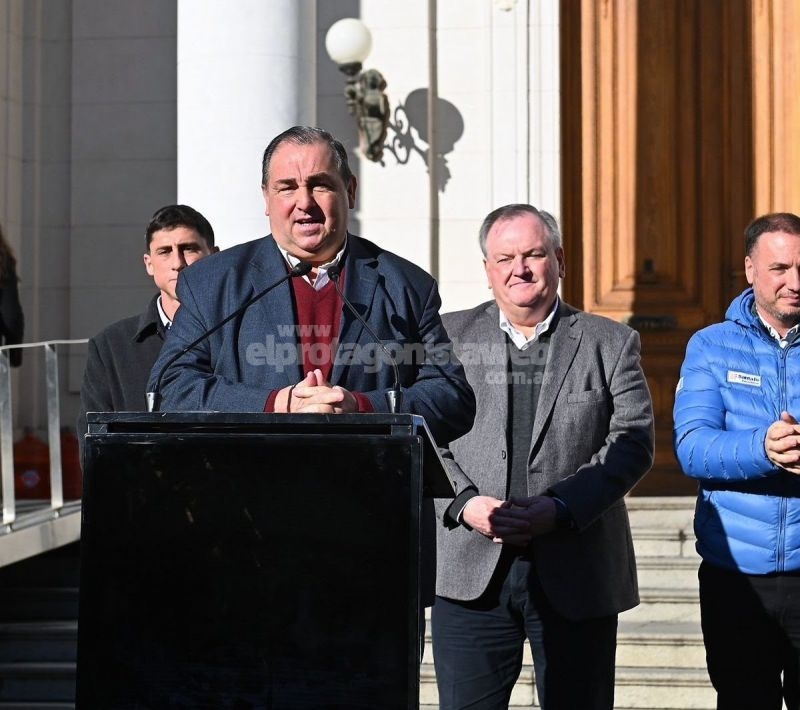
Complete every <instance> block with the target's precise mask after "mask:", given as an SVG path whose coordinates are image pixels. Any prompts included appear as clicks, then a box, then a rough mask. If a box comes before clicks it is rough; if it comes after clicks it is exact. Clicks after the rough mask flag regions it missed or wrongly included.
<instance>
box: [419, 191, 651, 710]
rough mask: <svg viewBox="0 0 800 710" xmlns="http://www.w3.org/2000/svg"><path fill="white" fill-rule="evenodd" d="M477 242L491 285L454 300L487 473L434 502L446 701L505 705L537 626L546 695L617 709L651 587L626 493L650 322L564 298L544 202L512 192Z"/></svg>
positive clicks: (469, 439)
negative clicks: (468, 298) (633, 625)
mask: <svg viewBox="0 0 800 710" xmlns="http://www.w3.org/2000/svg"><path fill="white" fill-rule="evenodd" d="M480 245H481V248H482V250H483V253H484V257H485V268H486V274H487V277H488V280H489V285H490V287H491V288H492V291H493V295H494V301H490V302H488V303H484V304H482V305H480V306H478V307H476V308H473V309H471V310H466V311H460V312H457V313H451V314H447V315H445V316H444V322H445V326H446V328H447V330H448V332H449V334H450V336H451V337H452V339H453V344H454V348H455V351H456V354H457V355H458V356H459V358H460V359H461V361H462V362H463V363H464V366H465V368H466V372H467V378H468V380H469V382H470V384H471V385H472V387H473V389H474V390H475V396H476V400H477V407H478V409H477V416H476V420H475V426H474V427H473V429H472V430H471V431H470V432H469V433H467V434H466V435H465V436H463V437H461V438H460V439H458V440H456V441H455V442H453V443H452V445H451V452H452V456H453V458H454V461H455V464H454V466H455V465H456V464H457V465H458V467H460V468H461V469H462V470H463V472H464V473H465V474H466V475H467V476H468V477H469V478H470V479H471V481H472V483H473V484H474V487H469V486H467V487H466V488H464V489H463V490H462V491H461V492H460V493H459V495H458V496H457V497H456V499H455V501H453V502H452V503H451V502H449V501H439V502H438V504H437V515H438V518H439V520H440V522H441V524H440V525H439V526H438V540H437V542H438V548H437V598H436V603H435V605H434V608H433V614H432V629H433V650H434V660H435V664H436V675H437V682H438V684H439V701H440V708H441V710H454V709H456V708H480V709H481V710H494V709H495V708H496V709H500V708H507V707H508V702H509V698H510V694H511V690H512V688H513V686H514V683H515V682H516V680H517V677H518V676H519V672H520V669H521V664H522V651H523V646H524V642H525V638H526V637H527V638H528V640H529V642H530V644H531V648H532V651H533V658H534V669H535V673H536V685H537V690H538V693H539V698H540V702H541V703H542V706H543V707H544V708H546V709H547V710H553V709H555V708H569V709H571V710H575V709H580V710H590V709H591V708H604V709H610V708H612V707H613V697H614V656H615V650H616V630H617V614H618V613H619V612H621V611H623V610H625V609H629V608H631V607H633V606H635V605H636V604H637V603H638V601H639V599H638V589H637V581H636V565H635V559H634V554H633V546H632V543H631V534H630V527H629V524H628V516H627V511H626V508H625V503H624V496H625V494H626V493H627V492H628V491H630V489H631V488H632V487H633V486H634V484H635V483H636V482H637V481H638V480H639V479H640V478H641V477H642V476H643V475H644V474H645V473H646V472H647V470H648V469H649V468H650V466H651V464H652V457H653V414H652V403H651V400H650V394H649V391H648V388H647V383H646V381H645V378H644V374H643V372H642V369H641V367H640V363H639V337H638V334H637V333H636V332H635V331H633V330H631V329H630V328H628V327H627V326H625V325H622V324H619V323H616V322H613V321H611V320H609V319H606V318H601V317H598V316H594V315H590V314H587V313H583V312H581V311H578V310H576V309H574V308H572V307H571V306H569V305H567V304H566V303H564V302H563V301H561V300H560V298H559V297H558V293H557V289H558V283H559V278H560V277H563V275H564V252H563V249H562V247H561V240H560V235H559V231H558V225H557V224H556V222H555V220H554V219H553V217H552V216H551V215H549V214H547V213H546V212H541V211H539V210H537V209H536V208H534V207H532V206H531V205H508V206H506V207H501V208H499V209H497V210H495V211H494V212H492V213H491V214H489V216H488V217H487V218H486V219H485V220H484V222H483V225H482V227H481V231H480Z"/></svg>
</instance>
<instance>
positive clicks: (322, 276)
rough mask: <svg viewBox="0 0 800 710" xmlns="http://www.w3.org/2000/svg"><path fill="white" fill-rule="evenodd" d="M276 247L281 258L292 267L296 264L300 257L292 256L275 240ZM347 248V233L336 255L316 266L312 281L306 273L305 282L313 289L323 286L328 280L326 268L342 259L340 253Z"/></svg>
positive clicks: (316, 289) (317, 289)
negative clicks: (315, 275)
mask: <svg viewBox="0 0 800 710" xmlns="http://www.w3.org/2000/svg"><path fill="white" fill-rule="evenodd" d="M275 244H276V245H277V247H278V249H279V250H280V252H281V254H283V258H284V259H286V263H287V264H289V266H291V267H292V268H294V267H295V266H297V265H298V264H299V263H300V262H301V261H302V259H298V258H297V257H296V256H292V255H291V254H290V253H289V252H288V251H286V249H284V248H283V247H282V246H281V245H280V244H278V242H277V240H276V241H275ZM346 248H347V235H345V237H344V243H343V244H342V248H341V249H340V250H339V251H338V252H337V254H336V256H335V257H333V259H331V260H330V261H329V262H328V263H327V264H322V266H318V267H316V268H317V278H315V279H314V281H313V282H312V281H311V275H310V274H306V275H305V276H303V278H304V279H305V280H306V283H309V284H311V287H312V288H313V289H314V290H315V291H319V290H320V289H321V288H323V287H324V286H325V284H327V283H328V281H330V279H329V278H328V269H330V268H331V267H332V266H336V265H337V264H338V263H339V262H340V261H341V259H342V255H343V254H344V250H345V249H346Z"/></svg>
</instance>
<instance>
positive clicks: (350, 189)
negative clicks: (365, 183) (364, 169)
mask: <svg viewBox="0 0 800 710" xmlns="http://www.w3.org/2000/svg"><path fill="white" fill-rule="evenodd" d="M357 191H358V180H356V176H355V175H351V176H350V179H349V180H348V181H347V204H348V206H349V207H350V209H351V210H352V209H353V208H354V207H355V206H356V192H357Z"/></svg>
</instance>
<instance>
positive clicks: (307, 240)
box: [149, 126, 475, 493]
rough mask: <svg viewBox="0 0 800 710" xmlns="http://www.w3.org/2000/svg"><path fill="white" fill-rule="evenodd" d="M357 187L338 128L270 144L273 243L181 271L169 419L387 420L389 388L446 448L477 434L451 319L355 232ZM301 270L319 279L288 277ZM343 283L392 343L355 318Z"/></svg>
mask: <svg viewBox="0 0 800 710" xmlns="http://www.w3.org/2000/svg"><path fill="white" fill-rule="evenodd" d="M356 186H357V183H356V178H355V176H354V175H353V174H352V173H351V172H350V167H349V165H348V161H347V153H346V151H345V149H344V147H343V146H342V144H341V143H340V142H339V141H338V140H336V139H335V138H334V137H333V136H332V135H331V134H330V133H328V132H327V131H324V130H321V129H319V128H309V127H302V126H295V127H294V128H290V129H288V130H286V131H284V132H283V133H281V134H280V135H278V136H277V137H275V138H274V139H273V140H272V141H271V142H270V144H269V146H268V147H267V149H266V150H265V152H264V157H263V162H262V192H263V195H264V201H265V204H266V215H267V216H268V217H269V221H270V227H271V230H272V234H270V235H269V236H266V237H263V238H260V239H256V240H255V241H251V242H248V243H246V244H241V245H238V246H235V247H232V248H230V249H227V250H225V251H223V252H221V253H219V254H217V255H215V256H214V257H211V258H209V259H206V260H204V261H202V262H200V263H198V264H197V265H196V266H195V267H194V268H193V269H191V270H190V271H187V272H184V273H183V274H182V275H181V278H180V280H179V283H178V297H179V299H180V301H181V304H182V305H181V308H180V309H179V311H178V313H177V315H176V318H175V321H174V324H173V327H172V330H171V332H170V336H169V338H167V340H166V342H165V344H164V348H163V349H162V351H161V355H160V356H159V359H158V360H157V361H156V364H155V366H154V367H153V371H152V373H151V380H150V387H149V389H150V391H151V392H154V391H157V390H158V387H157V386H156V385H157V381H158V379H159V377H161V381H162V383H163V384H162V387H161V390H160V394H161V395H162V397H163V399H162V402H161V405H160V409H161V410H164V411H177V410H181V411H197V410H216V411H235V412H258V411H265V412H293V413H321V414H338V413H350V412H387V411H389V404H388V402H387V399H386V392H387V391H389V390H391V389H392V388H393V387H395V388H399V389H400V390H401V391H402V396H403V405H402V412H403V413H409V414H420V415H422V416H424V417H425V419H426V421H427V423H428V426H429V428H430V430H431V433H432V434H433V436H434V438H435V439H436V441H437V442H438V443H439V444H440V445H442V446H444V445H446V444H447V443H448V442H449V441H451V440H453V439H456V438H458V437H459V436H461V435H463V434H465V433H466V432H467V431H468V430H469V429H470V427H471V426H472V422H473V418H474V415H475V398H474V395H473V393H472V390H471V388H470V386H469V384H468V383H467V380H466V377H465V375H464V369H463V367H462V366H461V363H460V362H459V361H458V359H457V358H456V357H455V356H454V355H453V353H452V346H451V343H450V340H449V338H448V336H447V333H446V331H445V329H444V327H443V326H442V322H441V320H440V318H439V306H440V299H439V294H438V289H437V286H436V282H435V281H434V279H433V278H432V277H431V276H430V275H429V274H427V273H426V272H425V271H423V270H422V269H420V268H419V267H417V266H415V265H414V264H412V263H410V262H408V261H406V260H404V259H401V258H400V257H398V256H396V255H395V254H392V253H391V252H388V251H385V250H383V249H381V248H380V247H378V246H376V245H375V244H373V243H372V242H369V241H367V240H365V239H362V238H360V237H356V236H354V235H352V234H348V231H347V222H348V213H349V210H350V209H352V208H353V207H354V205H355V198H356ZM301 262H306V263H308V264H310V265H311V266H312V267H313V268H312V269H311V271H310V272H309V273H307V274H306V275H297V277H294V278H287V276H288V275H289V274H290V270H292V269H293V267H296V266H297V265H298V264H299V263H301ZM301 270H302V269H298V270H297V271H301ZM283 278H286V280H285V281H283V282H282V283H278V285H277V286H275V288H274V289H273V290H271V291H270V292H268V293H266V294H265V296H264V297H263V298H260V299H259V300H258V302H256V303H253V305H252V306H250V307H249V308H247V309H246V310H245V311H244V313H243V314H242V315H241V316H238V317H236V318H234V319H232V320H231V321H230V322H228V323H226V324H225V325H224V327H222V328H220V329H219V330H216V331H215V332H214V333H212V334H211V335H210V336H209V337H208V338H205V339H204V340H202V341H201V342H199V343H198V344H197V345H196V346H195V347H193V348H191V349H189V350H188V352H186V353H185V354H183V355H181V351H182V350H183V349H184V348H186V347H187V346H188V345H189V344H190V343H192V342H193V341H194V340H196V339H198V338H200V337H201V336H202V335H203V334H204V333H205V332H206V331H209V330H211V329H213V328H214V326H216V325H217V324H219V323H220V322H221V321H223V320H224V319H225V318H226V317H227V316H228V315H229V314H231V313H233V312H234V311H235V310H236V309H237V308H240V307H241V306H242V304H244V303H246V302H247V301H248V299H250V298H252V297H253V296H254V295H255V294H257V293H258V292H259V291H261V290H262V289H265V288H268V287H269V286H270V285H271V284H275V283H277V282H279V281H280V280H281V279H283ZM334 281H336V282H338V285H339V286H340V288H341V291H342V292H343V293H344V296H345V298H346V299H347V300H349V301H350V302H351V303H352V305H353V307H354V308H355V309H356V310H357V311H358V312H359V314H360V315H361V316H362V317H363V318H364V320H365V321H366V322H367V323H368V324H369V326H370V328H371V329H372V330H373V331H374V333H375V335H377V336H378V338H379V340H380V342H376V341H375V338H374V337H373V335H372V334H371V333H370V332H369V330H368V329H367V328H365V327H364V324H363V323H361V322H360V321H359V320H358V319H357V318H355V317H354V316H353V315H352V313H351V312H350V311H349V310H343V305H345V303H344V301H343V299H342V297H341V294H340V293H339V289H337V288H336V286H337V283H334ZM382 347H387V348H389V350H390V351H391V352H392V354H393V356H394V360H395V363H396V365H397V368H398V369H397V372H398V377H397V378H396V377H395V374H394V372H395V370H394V367H393V366H392V365H391V364H390V362H389V360H388V358H387V357H385V355H384V353H383V350H382ZM173 358H176V359H175V361H174V362H173V363H171V364H170V360H171V359H173ZM162 371H163V372H162ZM396 379H399V383H398V382H396ZM458 492H459V491H456V493H458Z"/></svg>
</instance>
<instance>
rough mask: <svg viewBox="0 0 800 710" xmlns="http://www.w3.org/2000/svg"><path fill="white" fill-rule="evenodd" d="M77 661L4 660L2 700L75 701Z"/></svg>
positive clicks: (0, 665) (1, 666) (0, 680)
mask: <svg viewBox="0 0 800 710" xmlns="http://www.w3.org/2000/svg"><path fill="white" fill-rule="evenodd" d="M74 700H75V663H71V662H58V663H41V662H36V663H34V662H30V661H26V662H20V663H0V702H5V703H7V702H9V701H13V702H43V701H45V702H61V703H64V702H67V703H70V702H74Z"/></svg>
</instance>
